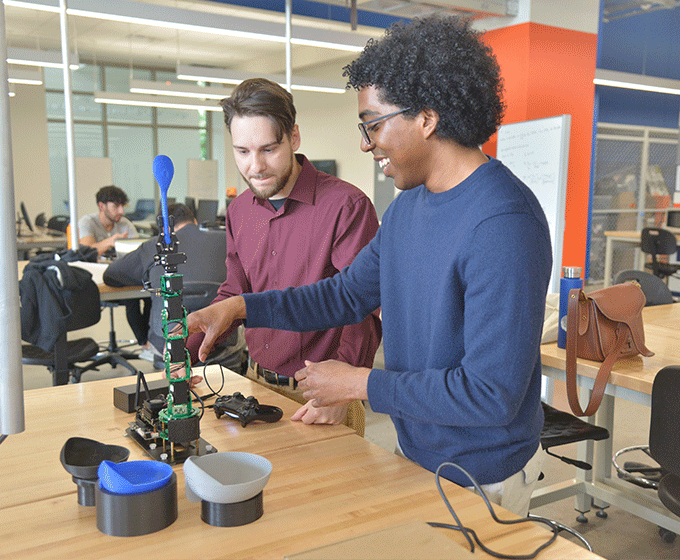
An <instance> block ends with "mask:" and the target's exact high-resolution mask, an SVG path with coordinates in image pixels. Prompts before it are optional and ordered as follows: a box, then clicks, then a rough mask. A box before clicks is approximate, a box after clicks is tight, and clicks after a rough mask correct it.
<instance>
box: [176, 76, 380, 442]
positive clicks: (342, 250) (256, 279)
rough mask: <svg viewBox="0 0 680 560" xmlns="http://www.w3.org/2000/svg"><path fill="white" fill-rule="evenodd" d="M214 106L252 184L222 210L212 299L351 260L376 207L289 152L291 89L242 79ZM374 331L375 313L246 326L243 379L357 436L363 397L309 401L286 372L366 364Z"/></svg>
mask: <svg viewBox="0 0 680 560" xmlns="http://www.w3.org/2000/svg"><path fill="white" fill-rule="evenodd" d="M222 108H223V109H224V114H225V122H226V124H227V128H228V129H229V132H230V133H231V137H232V144H233V149H234V158H235V160H236V166H237V167H238V170H239V172H240V173H241V175H242V176H243V178H244V179H245V181H246V183H247V184H248V186H249V188H250V191H246V192H244V193H242V194H241V195H240V196H238V197H237V198H236V199H234V200H233V201H232V202H231V203H230V204H229V206H228V208H227V215H226V231H227V260H226V265H227V279H226V280H225V282H224V283H223V284H222V286H220V289H219V291H218V296H217V298H216V299H215V302H217V301H221V300H223V299H226V298H228V297H230V296H234V295H239V294H242V293H252V292H262V291H265V290H271V289H283V288H286V287H297V286H304V285H306V284H311V283H313V282H316V281H318V280H321V279H323V278H329V277H331V276H333V275H334V274H335V273H336V272H338V271H339V270H341V269H342V268H344V267H345V266H347V265H349V264H350V263H351V262H352V261H353V260H354V257H355V256H356V255H357V253H358V252H359V251H360V250H361V249H362V248H363V247H364V246H365V245H367V244H368V242H369V241H370V240H371V239H372V238H373V237H374V236H375V233H376V231H377V229H378V220H377V216H376V213H375V209H374V208H373V205H372V204H371V202H370V200H369V199H368V197H367V196H366V195H365V194H364V193H363V192H362V191H361V190H359V189H358V188H357V187H355V186H353V185H350V184H349V183H346V182H345V181H342V180H340V179H338V178H336V177H333V176H331V175H327V174H325V173H322V172H320V171H317V170H316V169H315V168H314V167H313V166H312V164H311V163H310V162H309V160H307V158H306V157H305V156H303V155H301V154H295V151H296V150H297V149H298V148H299V147H300V131H299V129H298V125H297V124H295V114H296V111H295V106H294V105H293V97H292V96H291V95H290V93H288V92H287V91H286V90H285V89H283V88H282V87H281V86H279V85H278V84H276V83H274V82H270V81H269V80H265V79H251V80H246V81H244V82H242V83H241V84H240V85H239V86H238V87H237V88H236V89H235V90H234V93H233V94H232V95H231V97H228V98H227V99H224V100H222ZM215 302H213V303H215ZM246 327H247V325H246ZM233 328H234V327H232V329H230V330H229V331H227V333H225V335H223V336H226V335H228V334H229V333H230V332H231V330H233ZM380 337H381V325H380V319H379V318H378V313H377V312H375V313H373V314H372V315H369V316H368V317H367V318H366V319H365V320H364V321H363V322H361V323H359V324H357V325H351V326H348V327H344V328H336V329H331V330H327V331H320V332H307V333H293V332H288V331H279V330H272V329H248V328H246V341H247V343H248V349H249V352H250V358H251V367H250V368H249V370H248V376H249V377H251V378H253V379H255V380H257V381H258V382H260V383H262V384H263V385H266V386H268V387H269V388H272V389H274V390H277V391H279V392H282V393H284V394H286V395H287V396H290V397H291V398H294V399H295V400H297V401H298V402H300V403H303V406H302V408H300V409H299V410H298V411H297V412H296V413H295V414H294V415H293V416H292V419H293V420H300V421H302V422H304V423H306V424H312V423H332V424H338V423H340V422H342V421H343V419H345V417H346V416H347V420H346V421H345V422H346V423H347V424H348V425H350V426H351V427H353V428H355V429H356V430H357V431H358V432H359V433H360V434H361V435H363V425H364V422H363V405H362V403H359V402H356V403H351V404H350V408H349V411H348V407H347V405H341V406H337V407H323V408H315V407H313V406H312V405H311V404H309V403H306V402H305V400H304V398H303V397H302V393H301V392H300V391H298V390H297V383H296V382H295V379H294V376H295V372H296V371H298V370H300V369H302V368H303V367H304V366H305V363H304V361H305V360H311V361H313V362H320V361H324V360H329V359H336V360H340V361H343V362H346V363H348V364H350V365H353V366H357V367H371V366H372V365H373V358H374V356H375V353H376V351H377V349H378V346H379V344H380ZM202 340H203V334H202V333H198V334H194V335H192V336H191V337H189V339H188V341H187V347H188V349H189V351H190V353H191V356H192V361H195V360H196V358H197V353H198V348H199V346H200V343H201V341H202Z"/></svg>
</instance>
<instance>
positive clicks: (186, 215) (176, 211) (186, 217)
mask: <svg viewBox="0 0 680 560" xmlns="http://www.w3.org/2000/svg"><path fill="white" fill-rule="evenodd" d="M168 216H174V217H175V222H174V223H175V226H179V225H181V224H185V223H187V222H193V221H194V219H195V216H194V213H193V212H192V211H191V209H190V208H189V207H188V206H187V205H186V204H182V203H181V202H175V203H173V204H168Z"/></svg>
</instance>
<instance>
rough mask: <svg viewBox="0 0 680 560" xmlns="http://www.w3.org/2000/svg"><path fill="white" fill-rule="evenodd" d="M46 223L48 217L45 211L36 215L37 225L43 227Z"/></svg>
mask: <svg viewBox="0 0 680 560" xmlns="http://www.w3.org/2000/svg"><path fill="white" fill-rule="evenodd" d="M46 223H47V219H46V218H45V212H40V214H38V215H37V216H36V217H35V225H36V226H38V227H43V226H45V224H46Z"/></svg>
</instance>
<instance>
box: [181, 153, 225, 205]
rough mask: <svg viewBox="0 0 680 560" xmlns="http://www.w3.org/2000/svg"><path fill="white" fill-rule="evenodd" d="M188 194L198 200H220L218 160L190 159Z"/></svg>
mask: <svg viewBox="0 0 680 560" xmlns="http://www.w3.org/2000/svg"><path fill="white" fill-rule="evenodd" d="M187 161H188V166H187V170H188V182H187V185H188V187H187V196H193V197H194V198H195V199H196V200H199V199H207V200H219V198H218V193H217V160H215V159H208V160H201V159H189V160H187Z"/></svg>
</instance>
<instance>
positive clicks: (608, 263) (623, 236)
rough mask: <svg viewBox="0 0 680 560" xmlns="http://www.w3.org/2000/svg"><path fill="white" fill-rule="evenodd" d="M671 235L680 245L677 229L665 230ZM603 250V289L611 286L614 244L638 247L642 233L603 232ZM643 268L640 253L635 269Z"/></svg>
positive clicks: (629, 231) (643, 256)
mask: <svg viewBox="0 0 680 560" xmlns="http://www.w3.org/2000/svg"><path fill="white" fill-rule="evenodd" d="M665 229H668V230H670V231H672V232H673V233H675V237H676V239H677V240H678V243H680V229H678V228H665ZM604 236H605V250H604V287H605V288H606V287H607V286H611V284H612V280H613V278H612V260H613V256H614V243H624V244H626V245H632V246H633V247H639V246H640V237H641V236H642V232H640V231H636V230H627V231H605V232H604ZM644 268H645V254H644V253H642V252H640V255H639V259H638V264H637V269H636V270H644Z"/></svg>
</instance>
